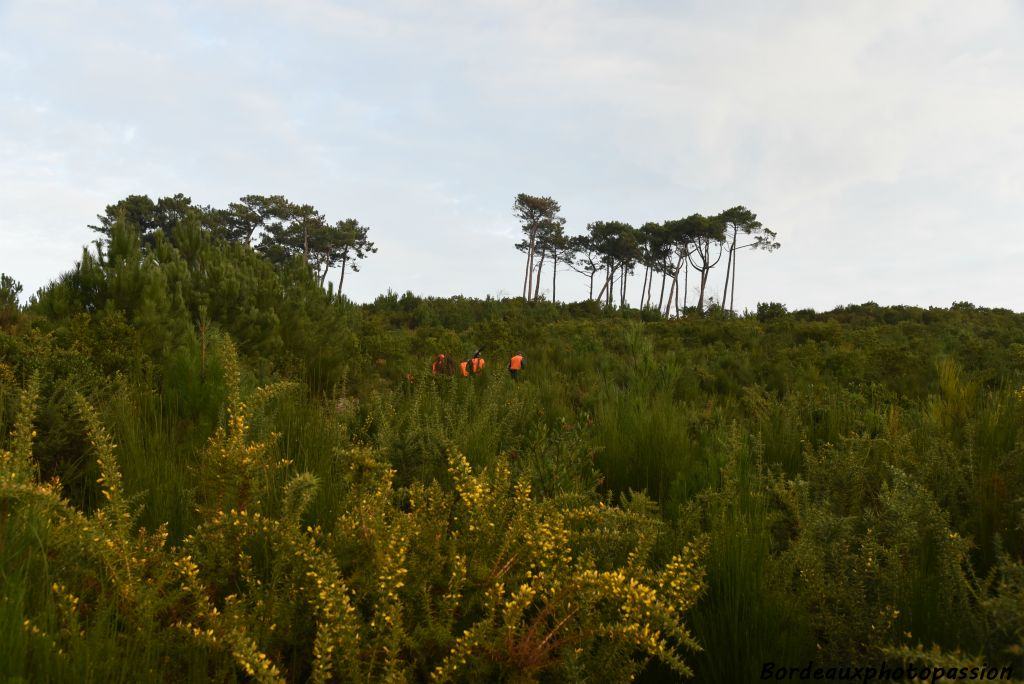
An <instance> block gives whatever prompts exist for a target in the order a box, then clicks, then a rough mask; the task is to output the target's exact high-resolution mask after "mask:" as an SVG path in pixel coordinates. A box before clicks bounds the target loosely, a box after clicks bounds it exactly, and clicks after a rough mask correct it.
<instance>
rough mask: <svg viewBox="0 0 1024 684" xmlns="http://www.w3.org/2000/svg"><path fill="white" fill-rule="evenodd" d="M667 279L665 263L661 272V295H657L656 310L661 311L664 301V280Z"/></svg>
mask: <svg viewBox="0 0 1024 684" xmlns="http://www.w3.org/2000/svg"><path fill="white" fill-rule="evenodd" d="M666 279H668V267H667V265H666V268H665V270H664V271H663V272H662V274H661V295H660V296H659V297H658V311H661V307H662V305H663V304H664V303H665V280H666Z"/></svg>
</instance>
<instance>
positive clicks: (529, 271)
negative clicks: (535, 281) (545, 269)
mask: <svg viewBox="0 0 1024 684" xmlns="http://www.w3.org/2000/svg"><path fill="white" fill-rule="evenodd" d="M536 236H537V233H536V232H535V231H532V230H531V231H530V246H529V247H527V249H526V276H525V277H523V299H525V300H527V301H529V299H530V290H529V285H530V283H531V282H532V281H531V279H530V277H531V276H532V275H533V241H534V238H536Z"/></svg>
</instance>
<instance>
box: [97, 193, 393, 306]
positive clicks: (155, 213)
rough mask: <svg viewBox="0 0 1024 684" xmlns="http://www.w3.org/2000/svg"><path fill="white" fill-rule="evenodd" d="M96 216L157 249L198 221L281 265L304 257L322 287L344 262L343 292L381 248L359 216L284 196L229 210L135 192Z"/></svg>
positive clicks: (109, 228) (250, 200)
mask: <svg viewBox="0 0 1024 684" xmlns="http://www.w3.org/2000/svg"><path fill="white" fill-rule="evenodd" d="M96 218H97V219H98V222H99V225H95V226H89V227H90V228H92V229H93V230H95V231H97V232H99V233H101V234H102V235H104V236H105V237H106V239H107V241H108V242H109V240H110V239H111V237H112V233H113V226H114V224H115V223H117V222H118V221H121V222H123V223H124V224H125V225H126V226H127V227H128V228H129V229H130V230H132V231H134V232H135V233H136V234H137V236H138V238H139V240H140V242H141V244H142V248H143V251H151V250H152V249H153V247H154V246H155V245H156V242H157V240H158V239H160V238H158V236H162V237H163V238H164V239H168V240H170V239H172V238H173V235H172V233H173V229H174V228H175V227H176V226H177V225H178V224H180V223H181V222H183V221H192V222H195V223H196V224H198V226H199V227H200V228H202V229H203V230H205V231H208V232H210V233H211V234H212V235H213V236H214V237H218V238H221V239H224V240H227V241H228V242H235V243H239V244H244V245H246V246H247V247H251V248H253V249H254V250H255V251H256V252H257V253H259V254H262V255H263V256H265V257H266V258H267V259H269V260H270V261H271V262H272V263H273V264H274V265H275V266H283V265H284V264H286V263H287V262H289V261H291V260H292V259H294V258H295V257H297V256H299V255H301V256H302V259H303V261H305V263H307V264H308V265H309V267H310V269H312V271H313V273H314V275H315V276H316V279H317V282H318V283H319V284H320V286H321V287H323V286H324V285H325V283H326V281H327V273H328V271H329V270H330V269H332V268H336V267H339V266H340V267H341V274H340V276H339V278H338V290H337V292H338V294H341V290H342V287H343V286H344V284H345V274H346V272H347V271H348V269H349V268H351V270H353V271H358V270H359V261H360V260H362V259H365V258H366V257H367V256H368V255H369V254H372V253H374V252H376V251H377V248H376V247H375V246H374V244H373V242H371V241H370V240H369V239H368V234H369V228H368V227H367V226H364V225H361V224H360V223H359V221H358V220H356V219H353V218H349V219H344V220H341V221H335V222H333V223H332V222H330V221H328V220H327V218H326V217H325V216H324V215H323V214H322V213H320V212H319V211H318V210H317V209H316V208H315V207H313V206H312V205H310V204H296V203H294V202H291V201H289V200H288V199H286V198H285V197H283V196H282V195H246V196H245V197H242V198H241V199H239V200H238V201H237V202H231V203H230V204H228V206H227V208H226V209H218V208H214V207H210V206H200V205H197V204H193V203H192V199H191V198H189V197H186V196H185V195H183V194H181V193H178V194H176V195H174V196H172V197H161V198H160V199H158V200H156V201H155V202H154V201H153V200H152V199H150V198H149V197H148V196H147V195H129V196H128V197H126V198H125V199H123V200H121V201H120V202H117V203H116V204H111V205H108V206H107V208H106V209H105V211H104V212H103V213H102V214H99V215H97V217H96Z"/></svg>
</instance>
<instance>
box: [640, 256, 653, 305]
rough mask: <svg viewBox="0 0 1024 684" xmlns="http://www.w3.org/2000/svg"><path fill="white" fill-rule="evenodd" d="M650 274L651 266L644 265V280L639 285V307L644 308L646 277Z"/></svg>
mask: <svg viewBox="0 0 1024 684" xmlns="http://www.w3.org/2000/svg"><path fill="white" fill-rule="evenodd" d="M650 274H651V267H650V266H644V282H643V283H642V284H641V285H640V308H641V309H643V308H644V295H645V294H646V292H647V279H648V277H649V276H650Z"/></svg>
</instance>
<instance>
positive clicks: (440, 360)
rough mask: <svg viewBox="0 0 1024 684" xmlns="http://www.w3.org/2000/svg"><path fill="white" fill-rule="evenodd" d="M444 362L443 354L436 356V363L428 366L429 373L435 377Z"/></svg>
mask: <svg viewBox="0 0 1024 684" xmlns="http://www.w3.org/2000/svg"><path fill="white" fill-rule="evenodd" d="M443 362H444V354H438V355H437V361H434V363H432V364H430V372H431V373H433V374H434V375H437V371H439V370H441V364H442V363H443Z"/></svg>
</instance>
